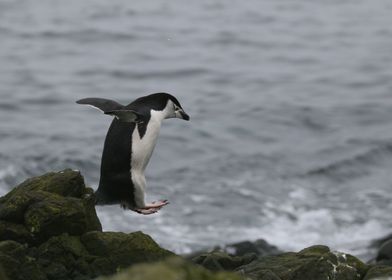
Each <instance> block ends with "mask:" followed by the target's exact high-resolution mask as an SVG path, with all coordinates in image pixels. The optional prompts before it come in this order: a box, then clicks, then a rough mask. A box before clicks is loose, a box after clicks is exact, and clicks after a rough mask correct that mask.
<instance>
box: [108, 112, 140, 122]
mask: <svg viewBox="0 0 392 280" xmlns="http://www.w3.org/2000/svg"><path fill="white" fill-rule="evenodd" d="M105 114H106V115H111V116H114V117H116V118H117V119H118V120H120V121H122V122H136V123H139V122H142V121H141V119H142V115H141V114H139V113H138V112H136V111H134V110H129V109H120V110H112V111H107V112H105Z"/></svg>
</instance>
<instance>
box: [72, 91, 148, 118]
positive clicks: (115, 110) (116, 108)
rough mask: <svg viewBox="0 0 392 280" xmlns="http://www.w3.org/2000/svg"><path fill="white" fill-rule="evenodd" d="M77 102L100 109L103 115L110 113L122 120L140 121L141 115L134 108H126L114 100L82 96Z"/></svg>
mask: <svg viewBox="0 0 392 280" xmlns="http://www.w3.org/2000/svg"><path fill="white" fill-rule="evenodd" d="M76 103H78V104H82V105H89V106H93V107H94V108H97V109H98V110H100V111H102V112H103V113H104V114H105V115H111V116H114V117H115V118H117V119H119V120H120V121H123V122H140V121H141V119H142V115H141V114H140V113H138V112H136V111H135V110H129V109H126V108H125V106H123V105H121V104H120V103H117V102H116V101H113V100H110V99H105V98H95V97H90V98H84V99H80V100H78V101H76Z"/></svg>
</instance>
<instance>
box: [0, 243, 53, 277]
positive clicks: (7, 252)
mask: <svg viewBox="0 0 392 280" xmlns="http://www.w3.org/2000/svg"><path fill="white" fill-rule="evenodd" d="M35 261H36V260H35V258H33V257H31V256H30V255H29V252H28V248H27V246H25V245H22V244H20V243H18V242H15V241H11V240H9V241H2V242H0V266H1V267H2V268H3V273H4V274H5V275H6V276H7V277H8V278H9V279H13V280H25V279H30V280H42V279H46V276H45V274H44V273H43V272H42V271H41V269H40V267H39V266H38V264H37V263H36V262H35ZM0 279H2V278H0Z"/></svg>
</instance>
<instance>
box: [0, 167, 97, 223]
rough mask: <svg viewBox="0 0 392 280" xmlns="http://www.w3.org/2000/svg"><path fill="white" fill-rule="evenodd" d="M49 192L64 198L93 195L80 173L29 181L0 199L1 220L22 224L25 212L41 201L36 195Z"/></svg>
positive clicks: (56, 175)
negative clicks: (30, 206)
mask: <svg viewBox="0 0 392 280" xmlns="http://www.w3.org/2000/svg"><path fill="white" fill-rule="evenodd" d="M36 191H39V192H49V193H52V194H57V195H59V196H63V197H75V198H84V197H85V196H88V195H89V194H91V191H90V190H89V189H88V188H86V186H85V184H84V179H83V177H82V175H81V174H80V172H78V171H72V170H70V169H66V170H63V171H60V172H50V173H47V174H44V175H42V176H38V177H34V178H30V179H27V180H26V181H24V182H23V183H21V184H20V185H18V186H17V187H15V188H14V189H13V190H12V191H10V192H9V193H8V194H6V195H5V196H3V197H1V198H0V219H2V220H8V221H12V222H15V223H22V222H23V218H24V212H25V211H26V209H27V208H28V207H29V205H31V204H32V203H34V202H36V201H37V200H38V201H39V200H40V197H37V195H36V194H35V195H34V193H35V192H36Z"/></svg>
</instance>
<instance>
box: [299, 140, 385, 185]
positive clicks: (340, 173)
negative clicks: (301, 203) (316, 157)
mask: <svg viewBox="0 0 392 280" xmlns="http://www.w3.org/2000/svg"><path fill="white" fill-rule="evenodd" d="M391 155H392V143H384V144H381V145H379V146H377V147H374V148H371V149H369V150H367V151H365V152H363V153H359V154H357V155H354V156H353V157H350V158H346V159H342V160H339V161H335V162H332V163H330V164H327V165H325V166H322V167H317V168H314V169H312V170H310V171H308V172H307V173H306V175H305V176H327V177H330V178H333V179H338V180H345V179H349V178H353V177H359V176H364V175H367V174H369V173H370V169H369V168H370V167H373V166H375V165H377V164H379V163H380V162H381V161H382V160H383V159H384V158H390V156H391Z"/></svg>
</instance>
